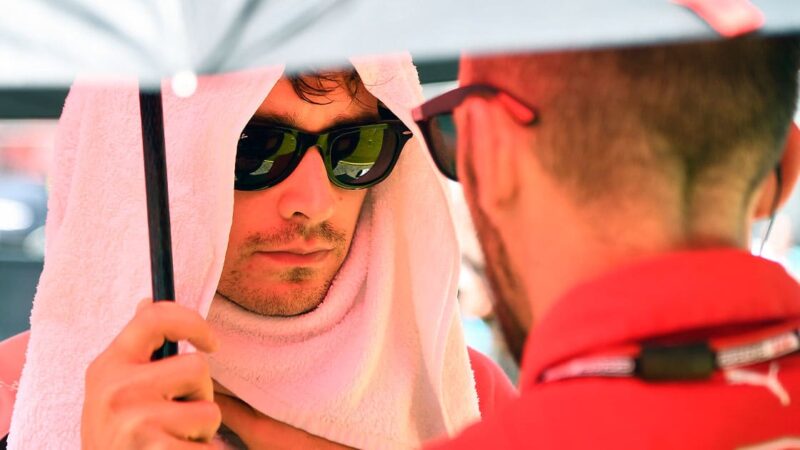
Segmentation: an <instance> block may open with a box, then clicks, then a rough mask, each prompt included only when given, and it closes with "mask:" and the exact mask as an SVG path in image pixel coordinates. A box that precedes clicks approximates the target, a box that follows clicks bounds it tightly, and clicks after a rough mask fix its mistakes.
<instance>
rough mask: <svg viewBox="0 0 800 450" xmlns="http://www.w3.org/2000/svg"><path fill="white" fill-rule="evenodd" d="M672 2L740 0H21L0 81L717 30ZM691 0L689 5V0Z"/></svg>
mask: <svg viewBox="0 0 800 450" xmlns="http://www.w3.org/2000/svg"><path fill="white" fill-rule="evenodd" d="M678 3H687V4H694V3H697V4H701V5H709V4H711V5H718V7H719V8H730V7H731V5H734V6H735V5H742V4H745V5H748V4H750V2H749V1H747V0H705V1H703V0H695V1H694V2H692V1H682V2H672V1H668V0H607V1H603V2H598V1H596V0H572V1H561V2H552V1H545V0H532V1H524V2H521V1H517V0H494V1H491V2H488V1H485V0H458V1H454V0H434V1H423V0H410V1H405V2H399V1H394V2H376V1H371V0H292V1H280V0H273V1H269V0H227V1H225V2H196V1H191V0H160V1H159V0H145V1H141V0H117V1H114V2H105V1H102V0H26V1H24V2H12V3H10V4H9V5H6V8H5V10H4V13H3V14H2V16H0V62H2V64H0V86H2V87H3V88H4V89H6V90H7V89H8V88H15V90H19V89H28V90H30V89H31V88H52V87H57V86H62V87H63V86H68V85H69V84H71V82H72V80H73V78H74V77H75V75H76V74H77V73H85V72H89V73H102V74H124V75H136V76H137V77H138V78H139V79H140V80H142V81H143V82H144V83H145V84H149V85H157V81H158V80H160V79H162V78H164V77H168V76H172V75H174V74H176V73H179V72H181V71H186V70H191V71H194V72H197V73H217V72H224V71H231V70H238V69H245V68H252V67H259V66H265V65H271V64H278V63H280V64H284V63H285V64H287V67H288V68H289V69H290V70H291V69H299V68H303V67H308V66H320V65H336V64H340V63H342V62H344V61H346V58H347V57H350V56H359V55H370V54H381V53H389V52H395V51H400V50H407V51H410V52H411V54H412V55H413V56H414V58H415V60H416V61H417V62H420V63H423V64H425V63H426V62H432V61H441V60H442V59H445V60H450V61H452V60H454V59H455V58H457V57H458V55H459V54H460V53H461V52H462V51H465V50H466V51H470V52H496V51H522V50H525V51H530V50H534V51H535V50H542V51H545V50H554V49H563V48H585V47H595V46H620V45H631V44H646V43H655V42H669V41H679V40H694V39H710V38H714V37H717V36H718V34H717V33H716V32H715V31H714V30H712V29H711V27H709V26H708V25H707V23H706V22H704V21H703V20H702V19H700V18H699V17H698V15H697V14H695V12H693V11H692V10H690V9H689V8H686V7H684V6H681V5H679V4H678ZM752 4H753V5H755V7H756V8H757V9H758V10H759V11H760V13H761V14H763V19H764V20H763V24H762V26H761V27H760V28H759V30H758V32H759V33H765V34H776V33H787V32H797V31H800V8H798V7H797V4H796V2H794V1H792V0H755V1H753V2H752ZM700 9H702V8H695V11H697V10H700Z"/></svg>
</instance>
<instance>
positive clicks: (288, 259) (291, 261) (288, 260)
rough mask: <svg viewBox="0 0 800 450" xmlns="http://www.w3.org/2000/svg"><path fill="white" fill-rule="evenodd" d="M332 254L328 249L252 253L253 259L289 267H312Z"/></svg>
mask: <svg viewBox="0 0 800 450" xmlns="http://www.w3.org/2000/svg"><path fill="white" fill-rule="evenodd" d="M331 254H333V250H332V249H328V248H308V249H305V248H287V249H276V250H268V251H267V250H265V251H258V252H255V253H254V255H253V256H254V257H256V258H259V259H264V260H267V261H271V262H272V263H277V264H283V265H289V266H312V265H316V264H320V263H322V262H324V261H325V260H326V259H328V257H329V256H330V255H331Z"/></svg>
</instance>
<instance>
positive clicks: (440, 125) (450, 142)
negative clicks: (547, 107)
mask: <svg viewBox="0 0 800 450" xmlns="http://www.w3.org/2000/svg"><path fill="white" fill-rule="evenodd" d="M471 95H480V96H483V97H490V98H496V99H497V100H499V101H500V103H501V104H502V105H503V106H504V107H505V108H506V109H507V110H508V112H509V113H510V114H511V115H512V117H514V119H515V120H516V121H517V122H519V123H520V124H521V125H532V124H534V123H536V120H537V119H538V114H537V112H536V109H534V108H532V107H530V106H527V105H526V104H525V103H523V102H522V101H520V100H518V99H517V98H516V97H514V96H512V95H511V94H509V93H508V92H506V91H504V90H501V89H500V88H496V87H494V86H488V85H482V84H475V85H471V86H462V87H459V88H456V89H453V90H452V91H449V92H445V93H444V94H442V95H440V96H438V97H434V98H432V99H430V100H428V101H427V102H425V103H423V104H422V105H420V106H418V107H416V108H414V110H413V111H412V112H411V113H412V115H413V117H414V121H415V122H416V123H417V125H419V128H420V130H421V131H422V137H423V138H424V139H425V143H426V144H427V145H428V151H429V152H430V153H431V156H432V157H433V161H434V162H435V163H436V167H438V168H439V170H440V171H441V172H442V173H443V174H444V175H445V176H446V177H447V178H449V179H451V180H453V181H458V174H457V173H456V148H457V144H456V136H457V132H456V124H455V121H454V120H453V110H455V109H456V108H457V107H458V106H459V105H461V103H463V102H464V100H466V99H467V98H468V97H469V96H471Z"/></svg>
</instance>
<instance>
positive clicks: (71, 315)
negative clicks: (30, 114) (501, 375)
mask: <svg viewBox="0 0 800 450" xmlns="http://www.w3.org/2000/svg"><path fill="white" fill-rule="evenodd" d="M353 64H354V66H355V67H356V69H357V70H358V72H359V74H360V76H361V78H362V80H363V82H364V84H365V86H366V88H367V89H368V90H370V91H371V92H372V93H373V95H375V96H376V97H377V98H379V99H380V100H381V101H382V102H383V103H384V104H386V105H387V106H388V107H389V108H390V109H391V110H392V111H393V112H394V113H395V114H396V115H397V116H398V117H399V118H401V119H402V120H404V121H405V122H406V123H407V124H408V125H409V127H410V128H411V129H412V130H413V131H415V133H416V132H417V131H418V130H416V127H415V126H414V124H413V122H412V121H411V120H410V115H409V110H410V108H411V107H413V106H414V105H416V104H417V103H419V102H420V101H421V89H420V86H419V82H418V80H417V76H416V70H415V69H414V67H413V65H412V64H411V61H410V57H408V55H400V56H395V57H384V58H377V59H375V58H373V59H358V60H353ZM281 74H282V69H281V68H274V69H265V70H258V71H250V72H241V73H234V74H227V75H222V76H212V77H201V78H200V80H199V85H198V89H197V92H196V93H195V94H194V95H193V96H191V97H189V98H186V99H184V98H179V97H176V96H175V95H173V94H172V93H171V91H170V90H169V86H168V83H166V82H165V83H164V85H163V89H164V117H165V133H166V148H167V167H168V179H169V198H170V207H171V211H170V212H171V220H172V227H173V228H172V240H173V258H174V265H175V281H176V293H177V298H178V302H179V303H181V304H183V305H186V306H188V307H190V308H192V309H195V310H197V311H199V312H200V313H201V314H204V315H205V314H207V313H209V309H210V310H211V311H210V315H209V320H210V322H211V323H212V325H213V326H214V327H215V328H216V329H217V331H218V332H219V333H220V334H221V335H222V337H223V349H222V350H221V351H220V352H218V353H217V354H216V355H215V356H214V359H213V360H212V368H213V375H214V377H215V379H217V380H218V381H219V382H221V383H222V384H223V385H225V386H226V387H227V388H228V389H230V390H232V391H233V392H234V393H236V394H237V395H238V396H239V397H241V398H242V399H243V400H244V401H246V402H248V403H250V404H251V405H253V406H254V407H256V408H257V409H259V410H261V411H262V412H264V413H266V414H270V415H272V416H274V417H276V418H278V419H280V420H284V421H286V422H288V423H290V424H292V425H295V426H298V427H301V428H304V429H307V430H308V431H310V432H312V433H314V434H318V435H321V436H323V437H326V438H328V439H331V440H334V441H338V442H342V443H344V444H348V445H351V446H357V447H366V448H408V447H410V446H416V445H418V444H419V443H420V442H421V441H423V440H426V439H429V438H431V437H434V436H438V435H441V434H452V433H454V432H456V431H458V430H460V429H461V428H462V427H464V426H465V425H467V424H468V423H469V422H471V421H473V420H475V419H477V418H478V408H477V398H476V394H475V388H474V382H473V379H472V373H471V370H470V368H469V361H468V356H467V352H466V348H465V344H464V339H463V336H462V332H461V328H460V323H459V321H458V311H457V308H456V281H457V272H458V264H459V256H458V249H457V244H456V240H455V235H454V232H453V227H452V220H451V218H450V216H449V210H448V199H447V197H446V194H445V191H444V189H443V186H442V183H443V181H442V180H441V178H440V177H438V175H437V174H436V173H435V168H434V166H433V163H432V161H431V160H430V158H429V157H428V155H427V154H426V152H425V151H423V149H422V148H421V147H420V146H419V144H418V143H417V140H416V139H413V140H411V141H410V142H409V143H408V144H407V145H406V148H405V150H404V151H403V154H402V156H401V159H400V161H399V163H398V165H397V166H396V168H395V171H394V173H393V174H392V176H390V177H389V178H388V179H387V180H386V181H385V182H383V183H381V184H380V185H377V186H375V187H374V188H372V189H371V190H370V193H369V195H368V197H367V201H366V202H365V205H364V208H363V210H362V215H361V218H360V220H359V223H358V226H357V231H356V236H355V238H354V243H353V245H352V249H351V253H350V254H349V256H348V258H347V260H346V262H345V263H344V265H343V267H342V269H341V270H340V272H339V274H338V275H337V278H336V279H335V282H334V283H333V284H332V288H331V290H330V291H329V294H328V296H327V297H326V299H325V300H324V302H323V303H322V305H321V307H320V308H318V309H317V310H315V311H313V312H312V313H309V314H306V315H305V316H301V317H297V318H287V319H278V318H268V317H261V316H253V315H252V314H251V313H247V312H245V311H244V310H241V308H238V306H236V305H235V304H232V303H230V302H227V301H225V300H224V299H221V298H217V299H214V296H215V291H216V287H217V283H218V282H219V278H220V274H221V271H222V263H223V260H224V256H225V250H226V246H227V237H228V232H229V230H230V224H231V217H232V206H233V195H232V193H233V173H234V170H233V165H234V156H235V149H236V142H237V139H238V137H239V133H240V132H241V130H242V128H243V127H244V125H245V124H246V122H247V121H248V120H249V118H250V117H251V116H252V114H253V113H254V112H255V111H256V109H257V108H258V106H259V105H260V104H261V102H262V101H263V99H264V98H265V97H266V95H267V94H268V92H269V91H270V89H271V88H272V86H273V85H274V83H275V82H276V81H277V79H278V78H279V77H280V76H281ZM141 149H142V144H141V130H140V125H139V109H138V91H137V86H136V83H135V82H132V81H125V80H121V81H118V82H116V83H113V84H110V85H98V84H97V83H78V84H76V85H75V86H73V88H72V90H71V91H70V95H69V97H68V98H67V103H66V105H65V109H64V112H63V115H62V119H61V122H60V124H59V135H58V138H57V149H56V161H55V167H54V168H53V170H52V177H51V186H52V189H51V198H50V201H49V212H48V219H47V228H46V235H47V245H46V256H45V267H44V271H43V274H42V278H41V280H40V284H39V288H38V291H37V294H36V298H35V301H34V307H33V312H32V315H31V338H30V343H29V347H28V353H27V363H26V366H25V368H24V370H23V374H22V379H21V381H20V389H19V393H18V396H17V403H16V407H15V410H14V414H13V418H12V424H11V435H10V439H9V448H10V449H25V450H28V449H44V448H46V449H53V448H68V449H73V448H79V446H80V415H81V404H82V400H83V378H84V372H85V370H86V367H87V366H88V364H89V363H90V362H91V361H92V360H93V359H94V358H95V357H96V356H97V355H98V354H99V353H100V352H102V351H103V350H104V349H105V348H106V347H107V346H108V344H109V343H110V341H111V340H112V339H113V337H114V336H115V335H116V334H117V333H118V332H119V331H120V330H121V329H122V327H123V326H124V325H125V324H126V323H127V322H128V320H130V318H131V317H132V315H133V313H134V310H135V306H136V304H137V302H138V300H139V299H140V298H143V297H148V296H149V295H150V274H149V256H148V237H147V225H146V224H147V219H146V208H145V194H144V170H143V162H142V150H141ZM212 300H213V303H212ZM250 335H255V336H257V339H249V338H248V336H250ZM237 343H238V344H237ZM243 343H244V344H243ZM245 344H246V345H245ZM256 354H258V355H261V357H260V358H253V356H254V355H256ZM245 360H246V361H245Z"/></svg>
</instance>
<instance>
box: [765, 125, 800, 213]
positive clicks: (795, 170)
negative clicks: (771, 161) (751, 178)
mask: <svg viewBox="0 0 800 450" xmlns="http://www.w3.org/2000/svg"><path fill="white" fill-rule="evenodd" d="M779 164H780V180H778V176H777V174H776V172H775V171H772V172H771V173H770V174H769V175H768V176H767V177H766V179H764V181H763V182H762V183H761V186H760V187H759V189H758V191H757V192H756V195H755V198H754V201H755V214H754V218H755V219H766V218H769V217H770V216H771V215H772V214H774V213H775V210H776V209H780V208H782V207H783V205H785V204H786V202H787V201H788V200H789V197H791V195H792V192H793V191H794V187H795V185H796V184H797V179H798V175H800V129H798V128H797V125H792V126H790V127H789V135H788V136H787V137H786V145H785V149H784V151H783V156H781V161H780V163H779ZM778 181H780V186H778ZM776 195H778V197H777V198H776Z"/></svg>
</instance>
